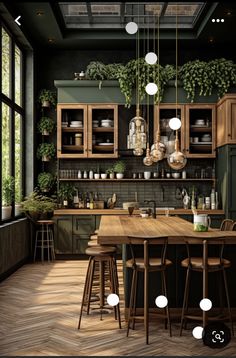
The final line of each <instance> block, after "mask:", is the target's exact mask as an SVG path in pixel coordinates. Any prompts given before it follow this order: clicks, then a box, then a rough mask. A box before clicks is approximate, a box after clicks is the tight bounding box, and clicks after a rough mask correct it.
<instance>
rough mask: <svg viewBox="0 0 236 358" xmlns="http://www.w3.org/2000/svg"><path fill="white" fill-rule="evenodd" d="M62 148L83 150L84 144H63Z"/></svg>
mask: <svg viewBox="0 0 236 358" xmlns="http://www.w3.org/2000/svg"><path fill="white" fill-rule="evenodd" d="M62 149H63V150H68V151H73V152H76V151H80V152H81V151H83V150H84V146H83V145H63V146H62Z"/></svg>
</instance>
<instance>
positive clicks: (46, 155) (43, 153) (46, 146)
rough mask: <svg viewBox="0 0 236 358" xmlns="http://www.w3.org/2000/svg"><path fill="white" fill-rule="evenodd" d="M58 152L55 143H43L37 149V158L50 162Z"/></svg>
mask: <svg viewBox="0 0 236 358" xmlns="http://www.w3.org/2000/svg"><path fill="white" fill-rule="evenodd" d="M55 154H56V149H55V146H54V144H53V143H41V144H40V145H39V147H38V150H37V158H38V159H41V160H42V161H43V162H48V161H49V160H50V159H52V158H53V157H54V156H55Z"/></svg>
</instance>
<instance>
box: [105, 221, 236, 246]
mask: <svg viewBox="0 0 236 358" xmlns="http://www.w3.org/2000/svg"><path fill="white" fill-rule="evenodd" d="M128 236H140V237H145V238H148V237H168V238H169V242H168V243H169V244H183V243H184V237H188V236H190V237H200V238H203V239H204V238H206V239H207V238H216V239H217V237H225V238H226V239H227V240H226V241H227V243H234V244H235V243H236V232H235V231H220V230H216V229H211V228H209V231H208V232H196V231H193V224H192V223H190V222H188V221H186V220H184V219H181V218H179V217H177V216H161V215H160V216H158V217H157V218H156V219H153V218H141V217H140V216H131V217H130V216H124V215H122V216H105V215H104V216H102V218H101V222H100V227H99V231H98V242H99V243H100V244H126V243H128V242H129V241H128Z"/></svg>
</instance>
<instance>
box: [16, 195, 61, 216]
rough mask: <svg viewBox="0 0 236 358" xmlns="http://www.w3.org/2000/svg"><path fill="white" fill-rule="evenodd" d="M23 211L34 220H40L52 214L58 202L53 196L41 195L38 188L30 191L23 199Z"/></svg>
mask: <svg viewBox="0 0 236 358" xmlns="http://www.w3.org/2000/svg"><path fill="white" fill-rule="evenodd" d="M21 204H22V211H23V212H25V213H26V214H27V215H30V217H31V218H32V219H33V220H39V219H43V218H48V217H49V216H52V214H53V210H54V209H55V208H56V203H55V200H54V199H53V198H50V197H47V196H44V195H40V194H39V193H38V192H37V191H36V190H34V191H33V192H32V193H30V194H29V195H28V196H27V197H26V198H25V200H24V201H22V203H21Z"/></svg>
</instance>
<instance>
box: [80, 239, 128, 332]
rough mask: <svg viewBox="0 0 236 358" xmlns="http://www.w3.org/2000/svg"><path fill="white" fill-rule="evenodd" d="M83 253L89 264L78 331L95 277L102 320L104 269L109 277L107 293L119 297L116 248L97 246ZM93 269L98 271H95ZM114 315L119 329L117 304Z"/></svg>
mask: <svg viewBox="0 0 236 358" xmlns="http://www.w3.org/2000/svg"><path fill="white" fill-rule="evenodd" d="M85 252H86V254H87V255H89V264H88V269H87V273H86V279H85V285H84V291H83V297H82V303H81V308H80V316H79V323H78V329H80V325H81V319H82V314H83V308H84V307H85V308H86V311H87V314H89V310H90V303H91V297H92V289H93V283H94V281H95V280H96V279H97V277H98V278H99V310H100V314H101V320H102V311H103V309H104V308H105V283H106V282H107V280H106V268H107V271H108V276H109V291H110V293H115V294H117V295H119V284H118V275H117V267H116V259H115V253H116V248H115V247H113V246H101V245H98V246H96V247H88V248H87V249H86V250H85ZM95 267H97V268H98V269H96V270H95ZM114 314H115V319H116V320H117V319H118V323H119V328H121V319H120V307H119V304H118V305H117V306H114Z"/></svg>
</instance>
